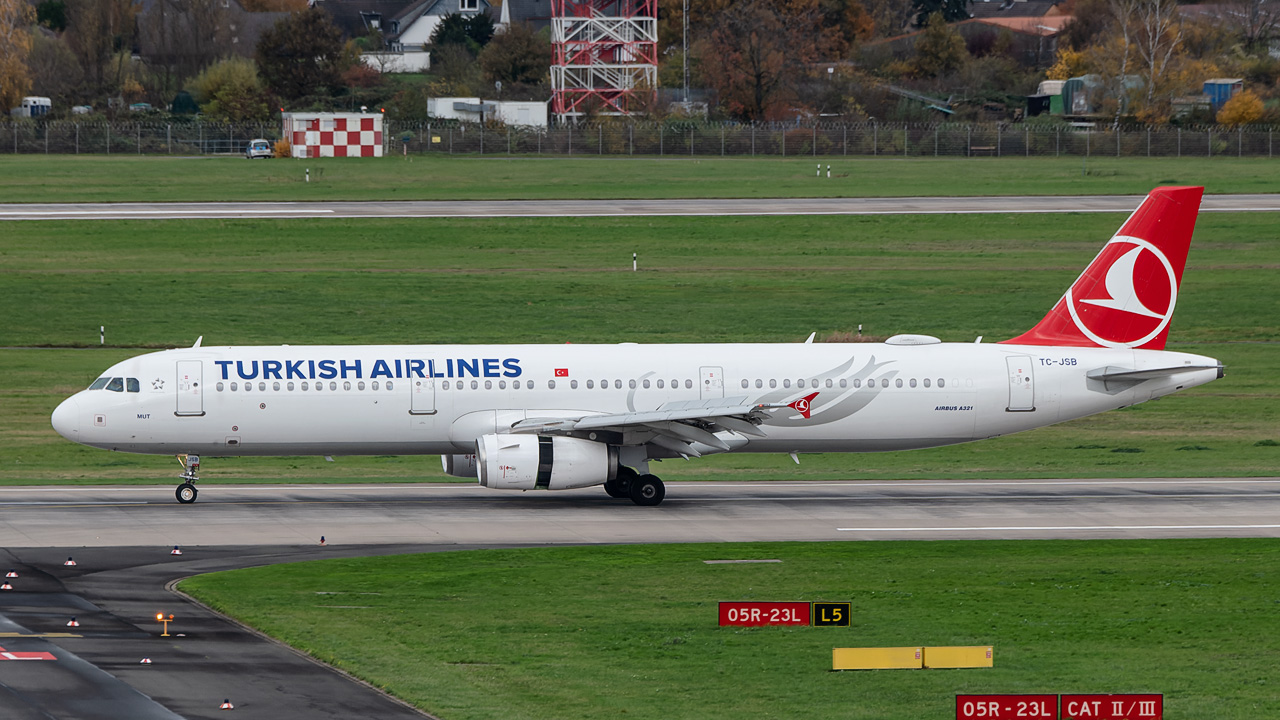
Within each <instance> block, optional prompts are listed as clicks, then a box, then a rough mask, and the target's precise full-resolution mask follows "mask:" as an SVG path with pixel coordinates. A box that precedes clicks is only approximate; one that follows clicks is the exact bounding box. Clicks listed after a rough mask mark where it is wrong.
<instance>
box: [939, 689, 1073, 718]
mask: <svg viewBox="0 0 1280 720" xmlns="http://www.w3.org/2000/svg"><path fill="white" fill-rule="evenodd" d="M990 718H995V720H1005V718H1010V719H1015V718H1034V719H1035V720H1058V696H1057V695H957V696H956V720H989V719H990Z"/></svg>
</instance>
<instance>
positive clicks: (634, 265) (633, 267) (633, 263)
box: [631, 253, 638, 272]
mask: <svg viewBox="0 0 1280 720" xmlns="http://www.w3.org/2000/svg"><path fill="white" fill-rule="evenodd" d="M637 267H638V264H637V260H636V253H631V272H635V271H636V268H637Z"/></svg>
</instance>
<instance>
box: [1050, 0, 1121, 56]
mask: <svg viewBox="0 0 1280 720" xmlns="http://www.w3.org/2000/svg"><path fill="white" fill-rule="evenodd" d="M1069 6H1070V7H1069V8H1068V9H1067V10H1066V12H1067V13H1068V14H1069V15H1071V22H1069V23H1067V24H1066V26H1064V27H1063V28H1062V32H1061V33H1060V34H1059V35H1058V47H1062V46H1064V45H1065V46H1067V47H1070V48H1072V49H1074V50H1084V49H1085V48H1087V47H1089V46H1090V45H1092V44H1094V43H1095V42H1097V41H1098V38H1099V37H1101V36H1102V35H1103V34H1104V33H1106V32H1107V31H1108V30H1110V29H1111V24H1112V18H1113V16H1112V14H1111V6H1110V4H1109V0H1070V3H1069Z"/></svg>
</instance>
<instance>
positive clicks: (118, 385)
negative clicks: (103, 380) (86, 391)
mask: <svg viewBox="0 0 1280 720" xmlns="http://www.w3.org/2000/svg"><path fill="white" fill-rule="evenodd" d="M107 389H108V390H110V391H111V392H124V378H111V382H109V383H107Z"/></svg>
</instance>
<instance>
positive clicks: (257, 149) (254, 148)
mask: <svg viewBox="0 0 1280 720" xmlns="http://www.w3.org/2000/svg"><path fill="white" fill-rule="evenodd" d="M275 154H276V151H275V150H274V149H272V147H271V141H270V140H264V139H262V138H258V139H257V140H251V141H250V142H249V146H248V147H246V148H245V149H244V156H245V158H246V159H249V160H252V159H254V158H264V159H265V158H269V157H274V156H275Z"/></svg>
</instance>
